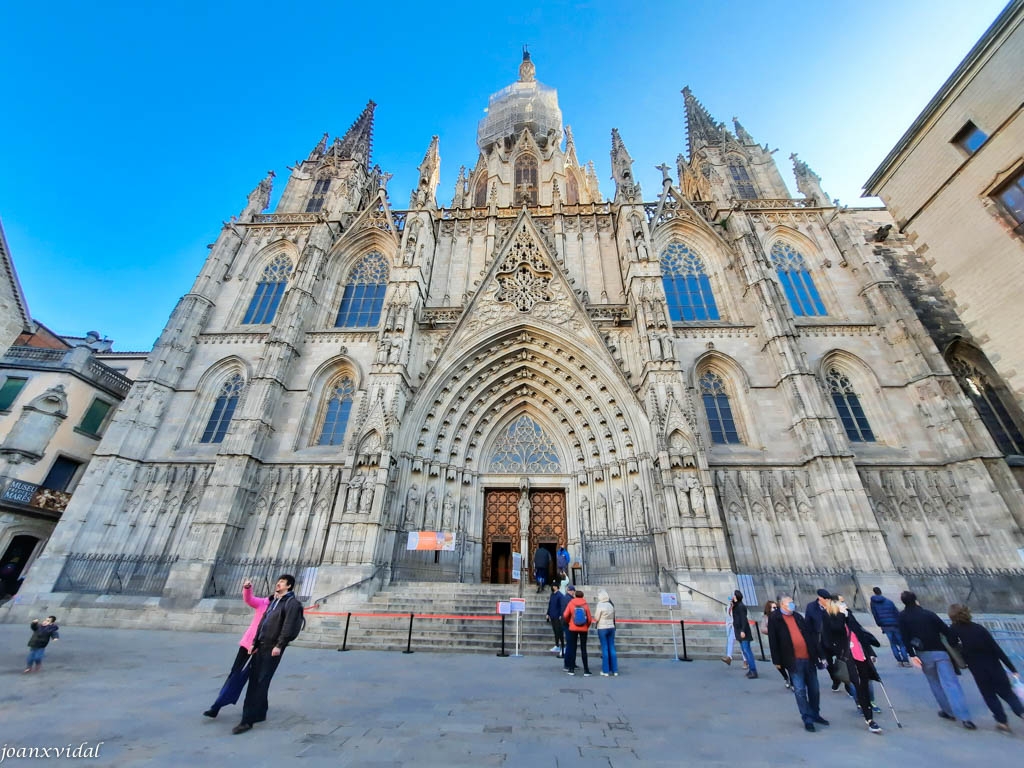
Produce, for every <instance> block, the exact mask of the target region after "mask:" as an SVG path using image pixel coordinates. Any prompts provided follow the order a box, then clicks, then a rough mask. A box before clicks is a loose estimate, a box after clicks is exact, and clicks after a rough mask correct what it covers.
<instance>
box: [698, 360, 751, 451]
mask: <svg viewBox="0 0 1024 768" xmlns="http://www.w3.org/2000/svg"><path fill="white" fill-rule="evenodd" d="M700 395H701V399H702V400H703V401H704V412H705V413H706V414H707V417H708V426H709V427H710V429H711V442H712V443H716V444H719V445H729V444H738V443H742V442H743V441H742V440H740V434H739V431H738V430H737V429H736V421H735V419H733V417H732V406H731V405H730V404H729V393H728V391H727V390H726V387H725V381H723V379H722V377H721V376H719V375H718V374H717V373H715V372H714V371H705V372H704V373H703V374H701V377H700Z"/></svg>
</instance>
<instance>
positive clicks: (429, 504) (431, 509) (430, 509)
mask: <svg viewBox="0 0 1024 768" xmlns="http://www.w3.org/2000/svg"><path fill="white" fill-rule="evenodd" d="M436 523H437V494H436V493H434V489H433V488H431V489H430V490H429V491H427V501H426V519H425V520H424V521H423V528H424V530H428V531H432V530H437V528H436Z"/></svg>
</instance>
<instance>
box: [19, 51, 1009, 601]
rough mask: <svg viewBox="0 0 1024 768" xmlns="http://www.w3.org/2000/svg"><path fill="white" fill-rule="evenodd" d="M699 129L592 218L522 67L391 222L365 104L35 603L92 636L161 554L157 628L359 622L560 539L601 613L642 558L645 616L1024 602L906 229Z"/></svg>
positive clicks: (205, 291)
mask: <svg viewBox="0 0 1024 768" xmlns="http://www.w3.org/2000/svg"><path fill="white" fill-rule="evenodd" d="M684 100H685V109H686V113H687V120H688V131H689V147H688V156H686V157H684V156H683V155H680V156H679V158H678V163H677V169H676V170H677V178H676V179H673V178H672V175H671V173H670V169H669V168H668V167H667V166H662V172H663V176H664V182H663V186H662V189H660V190H658V191H657V193H656V194H653V195H650V196H647V197H646V198H645V196H644V195H643V193H642V191H641V189H640V186H639V184H637V183H636V181H635V179H634V176H633V168H632V160H631V158H630V156H629V154H628V152H627V151H626V148H625V146H624V144H623V141H622V139H621V137H620V136H619V135H618V133H617V132H616V131H613V132H612V151H611V163H612V169H613V177H614V181H615V195H614V199H613V200H607V201H602V200H601V196H600V194H599V191H598V184H597V178H596V174H595V172H594V169H593V164H587V165H584V164H581V163H580V162H579V160H578V159H577V156H576V149H575V146H574V142H573V138H572V133H571V130H569V129H568V128H566V129H565V130H564V131H563V130H562V127H561V115H560V113H559V112H558V107H557V100H556V98H555V95H554V91H553V90H551V89H548V88H545V87H544V86H541V85H540V84H539V83H537V82H536V80H535V79H534V75H533V65H532V63H531V62H529V60H528V59H525V60H524V62H523V65H522V67H521V69H520V79H519V81H518V82H516V83H514V84H513V85H512V86H509V87H508V88H506V89H505V90H503V91H500V92H499V93H497V94H496V95H495V96H494V97H492V100H491V108H490V110H489V113H488V117H487V118H485V120H484V121H483V122H482V123H481V126H480V129H479V134H478V137H479V142H478V143H479V148H480V155H479V158H478V160H477V163H476V166H475V167H474V168H473V169H472V170H468V171H467V170H466V169H463V170H462V171H460V173H459V180H458V183H457V186H456V190H455V194H454V199H453V202H452V205H451V206H450V207H439V205H438V204H437V201H436V187H437V183H438V174H439V164H440V157H439V153H438V144H437V141H436V137H435V140H434V141H433V142H431V144H430V147H429V149H428V151H427V153H426V156H425V157H424V160H423V163H422V164H421V166H420V181H419V184H418V187H417V189H416V190H414V191H413V193H412V196H411V199H410V204H409V207H408V208H407V209H406V210H396V209H395V208H394V207H392V205H391V203H390V201H389V197H388V195H387V193H386V191H385V186H386V179H387V177H386V175H385V174H383V173H382V172H381V171H380V169H379V168H372V167H371V165H370V157H369V155H370V141H371V135H372V124H373V104H372V102H371V104H370V105H369V106H368V107H367V109H366V110H365V111H364V112H363V114H362V115H361V116H360V117H359V119H358V120H357V121H356V122H355V124H353V126H352V127H351V128H350V130H349V131H348V132H347V133H346V134H345V135H344V136H343V137H341V138H338V139H336V140H334V141H333V143H329V142H328V140H327V137H326V136H325V137H324V139H323V140H322V141H321V142H320V143H319V144H318V145H317V146H316V148H315V149H314V150H313V151H312V152H311V154H310V155H309V157H308V158H307V159H306V160H304V161H302V162H300V163H298V164H297V165H296V167H295V168H294V169H293V171H292V173H291V177H290V179H289V180H288V182H287V186H286V188H285V190H284V192H283V195H282V197H281V200H280V203H279V205H278V206H277V209H276V211H275V212H274V213H270V214H263V213H261V211H263V210H264V208H265V207H266V206H267V204H268V200H269V194H270V183H271V179H270V177H268V178H267V179H266V180H264V182H262V183H261V184H260V185H259V186H258V187H257V188H256V189H255V190H254V191H253V193H252V194H251V195H250V197H249V203H248V205H247V206H246V208H245V210H244V211H243V212H242V214H241V215H240V216H239V217H237V219H234V220H232V221H231V222H229V223H227V224H226V225H225V226H224V228H223V230H222V232H221V234H220V236H219V238H218V239H217V241H216V243H215V244H214V245H213V246H212V250H211V251H210V254H209V257H208V259H207V261H206V263H205V265H204V266H203V268H202V270H201V272H200V274H199V276H198V277H197V279H196V282H195V285H194V287H193V288H192V290H191V291H190V292H189V293H188V294H187V295H186V296H185V297H184V298H182V299H181V301H180V302H179V304H178V306H177V307H176V308H175V309H174V311H173V313H172V314H171V317H170V320H169V322H168V323H167V326H166V328H165V330H164V331H163V333H162V335H161V336H160V338H159V340H158V342H157V344H156V346H155V348H154V349H153V351H152V354H151V355H150V357H149V359H148V360H147V362H146V365H145V368H144V370H143V371H142V373H141V375H140V376H139V379H138V381H137V383H136V384H135V386H134V387H133V388H132V391H131V393H130V395H129V397H128V399H127V401H126V403H125V405H124V407H123V408H122V409H121V410H120V411H119V412H118V413H117V416H116V418H115V420H114V422H113V423H112V424H111V425H110V428H109V429H108V431H107V433H106V436H105V437H104V439H103V441H102V444H101V445H100V446H99V449H98V450H97V451H96V456H95V458H94V460H93V462H92V464H91V465H90V467H89V472H88V474H87V476H86V477H85V479H84V480H83V482H82V484H81V486H80V487H79V489H78V491H77V492H76V494H75V496H74V498H73V500H72V502H71V505H70V506H69V508H68V511H67V514H65V516H64V518H63V520H62V521H61V523H60V525H59V527H58V529H57V531H56V532H55V534H54V536H53V538H52V539H51V544H50V546H49V547H48V548H47V550H46V552H45V553H44V555H43V557H42V558H41V559H40V561H39V562H38V563H37V564H36V566H35V567H34V568H33V571H32V573H31V574H30V576H29V579H28V583H27V584H26V586H25V588H24V589H23V592H24V593H26V596H25V600H26V602H29V601H31V600H37V601H45V602H46V603H47V604H48V605H53V606H58V605H60V604H62V603H63V604H64V605H65V606H71V605H74V606H77V607H79V608H86V607H88V606H89V605H91V603H90V602H89V601H90V600H92V599H94V598H90V597H89V596H88V595H87V594H82V592H88V591H89V590H90V589H91V590H92V591H94V592H95V591H96V589H95V583H96V578H97V577H96V576H95V573H94V572H92V571H89V570H88V568H87V567H86V566H88V565H89V563H88V562H85V563H84V564H83V558H84V557H85V556H92V557H94V558H95V557H96V556H98V555H102V556H104V557H106V558H107V559H108V560H106V561H102V562H107V561H114V560H117V561H118V562H122V563H124V562H127V563H128V565H129V566H130V568H129V570H128V571H121V573H122V574H124V573H128V574H129V576H131V573H132V572H131V567H135V566H134V565H133V564H135V563H137V561H138V559H140V558H150V560H147V561H145V565H146V567H147V568H155V569H156V570H157V572H158V573H157V578H156V579H155V580H154V578H153V572H152V571H147V572H146V573H143V574H142V576H140V578H139V579H138V584H140V585H142V586H141V587H139V588H138V589H137V590H135V592H136V594H141V595H150V597H148V598H146V597H140V598H137V600H138V603H137V604H138V605H142V604H144V603H147V602H148V603H149V604H152V600H153V599H154V597H153V596H159V597H160V598H162V599H161V600H160V601H159V602H160V605H162V606H164V607H166V608H169V609H173V608H175V607H177V608H181V609H182V611H183V614H182V615H186V612H187V611H188V610H191V609H193V608H194V607H195V606H196V605H197V601H200V600H201V599H203V598H204V597H210V596H214V595H218V594H221V593H224V592H225V591H226V593H228V594H232V593H233V592H234V590H235V588H236V587H237V584H236V583H234V582H235V581H240V578H239V575H240V574H241V573H242V569H246V568H250V569H251V568H254V567H256V566H257V565H258V564H259V563H263V564H268V563H272V564H273V565H268V566H267V567H268V568H269V567H277V565H282V566H287V565H290V566H292V567H295V568H296V569H298V570H301V574H300V575H301V578H302V579H304V580H306V581H307V584H306V585H305V586H304V587H303V589H301V590H300V591H304V592H305V594H307V595H309V596H310V597H313V598H316V597H320V596H324V595H328V594H331V593H335V592H337V591H338V590H342V589H343V588H345V587H347V586H349V585H357V586H356V587H355V588H354V591H358V592H361V593H363V594H366V593H369V592H372V591H373V590H375V589H376V588H378V587H379V586H380V585H382V584H386V583H387V582H388V581H389V580H391V579H393V578H399V576H400V575H401V574H402V573H403V571H402V569H403V568H404V567H405V566H408V565H409V564H410V563H411V562H412V561H411V560H410V559H409V558H410V556H409V555H407V554H406V553H405V549H404V548H405V539H406V534H407V532H408V531H418V530H450V531H455V532H456V533H457V542H458V543H457V547H456V551H455V552H454V553H452V552H440V553H438V555H436V556H434V554H433V553H430V556H431V557H430V560H429V561H426V562H424V563H421V565H422V568H420V569H419V570H416V569H412V568H411V569H409V571H408V573H409V574H411V576H410V577H416V578H428V579H429V578H431V576H430V573H431V571H430V566H431V565H434V566H436V570H435V571H433V572H434V573H436V574H438V575H439V576H438V577H439V578H440V577H441V575H442V574H443V576H444V578H449V579H452V580H455V579H460V580H462V581H465V582H478V581H490V580H497V581H501V580H504V579H505V578H507V572H506V571H504V570H502V568H503V567H504V566H502V565H501V564H499V563H498V560H500V559H502V558H504V557H505V556H506V555H507V554H508V550H511V551H524V550H526V549H528V548H532V547H534V546H536V545H537V544H539V543H544V542H545V536H547V537H548V539H547V541H548V543H550V537H552V536H556V537H563V536H564V537H565V538H566V539H567V543H568V544H569V548H570V550H572V551H573V553H574V559H578V560H582V562H583V566H584V568H585V569H586V568H588V566H589V567H590V570H589V572H587V571H585V572H584V574H583V575H584V577H585V578H589V580H590V583H601V582H603V583H614V582H615V580H616V568H617V567H619V566H627V565H629V563H626V562H624V560H625V559H626V558H621V557H620V560H619V561H618V563H617V564H616V561H615V560H614V559H613V560H612V561H611V563H609V553H614V552H615V551H616V547H618V552H619V553H620V555H621V554H622V553H632V555H630V557H633V555H635V556H636V557H635V558H633V560H630V562H632V563H634V565H635V564H636V563H641V565H642V567H641V568H640V569H639V570H640V571H644V572H642V573H639V576H637V569H634V570H633V572H632V575H631V576H630V578H633V577H637V578H638V579H639V580H638V581H637V583H646V584H649V585H650V586H651V589H652V591H656V590H657V589H659V588H660V589H663V590H666V589H668V590H674V589H676V588H677V585H687V586H690V587H693V588H696V589H700V590H702V591H705V592H710V593H712V594H717V595H723V594H726V593H727V592H728V590H731V589H732V588H733V586H734V585H735V581H736V575H737V574H749V575H751V576H753V578H754V580H755V583H758V584H760V585H762V588H763V590H764V591H766V592H768V593H772V594H774V593H775V592H776V591H781V590H787V591H788V590H791V589H792V588H793V587H794V585H798V586H801V587H802V588H804V589H809V588H811V587H812V586H820V584H821V583H828V584H830V585H832V586H834V587H836V588H840V587H841V588H843V589H846V590H850V591H854V592H855V591H856V590H858V589H861V590H864V589H867V590H869V589H870V587H871V586H873V585H875V584H881V585H882V586H883V587H886V588H887V589H897V588H898V587H900V586H902V585H904V584H910V585H912V586H915V587H917V588H918V589H921V590H923V591H925V592H926V593H927V594H928V595H932V596H934V597H935V599H936V600H943V601H944V600H949V599H963V598H964V597H966V596H967V594H968V590H970V589H972V588H973V592H974V595H975V598H977V596H978V595H981V594H985V595H989V596H992V595H995V596H996V597H997V598H998V599H997V602H1000V603H1001V605H1005V606H1010V605H1011V604H1012V605H1015V606H1017V607H1021V606H1020V602H1019V601H1020V595H1021V594H1022V590H1021V589H1020V586H1022V585H1024V579H1021V575H1022V573H1021V570H1020V566H1021V563H1020V561H1019V559H1018V555H1017V549H1018V547H1021V546H1022V545H1024V537H1022V534H1021V525H1022V523H1024V504H1022V494H1021V490H1020V488H1019V486H1017V484H1016V483H1015V482H1014V481H1013V478H1012V476H1011V475H1010V473H1009V471H1008V469H1007V467H1006V465H1005V462H1004V461H1003V458H1002V455H1001V454H1000V453H999V451H997V450H996V448H995V447H994V445H993V442H992V440H991V438H990V436H989V435H988V433H987V432H986V430H985V428H984V425H983V424H982V422H981V421H980V419H979V416H978V413H977V412H976V411H975V410H974V408H973V406H972V404H971V402H970V401H969V400H968V399H967V398H966V397H965V396H964V394H963V392H962V391H961V389H960V387H959V386H958V385H957V382H956V380H955V379H954V377H953V376H952V375H951V373H950V370H949V368H948V367H947V365H946V363H945V362H944V360H943V358H942V356H941V355H940V354H939V352H938V350H937V348H936V346H935V344H934V343H933V342H932V340H931V339H930V338H929V336H928V335H927V333H926V332H925V331H924V329H923V328H922V325H921V323H920V322H919V321H918V319H917V317H916V315H915V313H914V312H913V310H912V309H911V307H910V305H909V303H908V301H907V298H906V297H905V295H904V293H903V292H902V291H901V290H900V289H899V287H898V285H897V283H896V282H895V281H894V278H893V275H892V273H891V271H890V269H889V268H888V267H887V262H886V258H884V255H886V254H888V255H890V256H891V255H892V254H893V253H895V254H896V256H897V257H899V256H900V255H910V254H912V250H911V248H910V246H909V245H908V243H907V242H906V241H905V240H903V239H902V238H900V237H898V236H893V237H891V238H890V239H889V240H888V241H887V242H886V243H885V244H884V246H885V251H886V254H883V253H882V250H883V249H882V248H881V247H880V246H879V244H877V243H876V242H875V241H874V239H873V235H874V233H875V232H876V231H877V230H878V229H879V227H881V226H883V225H885V224H887V223H890V221H891V220H890V219H889V217H888V215H887V213H886V212H885V211H884V210H881V209H861V210H850V209H846V208H841V209H840V208H836V207H835V206H833V205H832V204H831V203H830V201H829V198H828V197H827V195H825V193H824V192H823V191H822V189H821V185H820V182H819V179H818V177H817V176H816V175H815V174H813V172H811V171H810V169H809V168H808V167H807V166H806V165H805V164H804V163H802V162H800V161H799V160H797V159H796V158H794V166H795V170H796V174H797V181H798V189H799V190H800V192H801V193H802V194H803V196H802V197H797V198H793V197H791V195H790V193H789V192H788V190H787V188H786V185H785V183H784V182H783V180H782V177H781V175H780V173H779V170H778V169H777V167H776V165H775V162H774V160H773V158H772V155H771V154H770V152H768V151H767V149H766V148H765V147H762V146H759V145H758V144H757V143H756V142H755V141H754V140H753V139H752V138H751V137H750V135H749V134H748V133H747V132H746V131H745V130H744V129H743V128H742V126H740V125H739V124H738V123H737V124H736V126H735V132H733V131H729V130H727V129H726V128H725V126H724V125H723V124H720V123H715V122H714V121H713V120H712V119H711V117H710V115H709V114H708V113H707V111H706V110H705V109H704V107H703V106H702V105H701V104H700V103H699V102H698V101H697V100H696V99H695V98H694V96H693V94H691V93H690V92H689V90H686V91H684ZM524 105H529V108H527V107H525V106H524ZM563 138H564V142H563ZM496 493H497V494H499V496H495V494H496ZM500 494H503V495H500ZM524 502H525V503H524ZM542 507H543V510H542V509H541V508H542ZM542 514H543V515H548V517H549V520H548V523H550V525H549V526H548V528H547V529H543V526H541V527H536V528H535V525H534V523H535V520H534V518H535V517H536V516H539V515H542ZM517 516H518V517H517ZM499 518H500V520H503V521H504V522H502V523H501V524H500V525H499V524H498V522H496V521H499ZM501 534H505V537H504V541H502V535H501ZM509 534H511V540H509ZM132 558H135V559H136V560H132ZM254 558H259V560H258V562H257V563H254V562H253V559H254ZM503 562H504V561H503ZM95 565H96V564H95V563H93V566H95ZM75 568H81V570H79V571H76V570H75ZM232 568H234V569H235V570H233V571H232V570H231V569H232ZM161 569H162V570H161ZM311 569H313V570H311ZM94 570H95V569H94ZM627 571H628V569H627V568H625V567H623V568H622V569H621V574H626V573H627ZM76 573H77V574H78V578H77V581H76V579H74V578H70V577H71V576H74V574H76ZM90 574H92V575H90ZM314 574H315V579H316V581H315V586H314V585H312V584H311V583H310V582H312V580H313V578H314ZM424 574H425V575H424ZM120 581H121V582H127V583H129V584H130V583H131V581H132V580H131V578H128V579H127V580H126V579H124V578H122V579H121V580H120ZM111 583H112V582H111ZM76 584H77V585H78V586H76ZM147 584H148V585H149V586H148V587H147V586H145V585H147ZM83 585H84V586H83ZM90 585H91V586H90ZM224 585H227V589H226V590H225V589H224ZM680 588H683V587H680ZM76 589H77V590H78V592H77V593H76V591H75V590H76ZM111 591H121V592H122V594H125V595H130V594H131V593H132V590H131V589H129V588H125V587H122V586H120V585H119V586H118V587H117V589H116V590H115V589H114V587H111ZM132 599H133V598H130V597H125V598H122V599H121V602H120V603H118V605H122V606H131V605H135V603H132ZM97 605H99V603H97ZM105 605H106V606H108V607H109V605H111V603H110V602H109V598H108V599H107V602H106V603H105ZM185 620H186V619H182V621H185Z"/></svg>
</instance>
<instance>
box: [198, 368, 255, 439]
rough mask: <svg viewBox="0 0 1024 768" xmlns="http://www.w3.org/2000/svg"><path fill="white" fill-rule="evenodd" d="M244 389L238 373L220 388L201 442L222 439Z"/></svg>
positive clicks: (243, 382) (243, 383) (243, 381)
mask: <svg viewBox="0 0 1024 768" xmlns="http://www.w3.org/2000/svg"><path fill="white" fill-rule="evenodd" d="M244 389H245V380H244V379H243V378H242V375H241V374H240V373H236V374H234V375H233V376H231V377H230V378H229V379H228V380H227V381H225V382H224V385H223V386H222V387H221V388H220V394H218V395H217V399H216V400H215V401H214V404H213V412H212V413H210V418H209V420H208V421H207V422H206V429H204V430H203V435H202V437H200V438H199V442H201V443H219V442H221V441H223V440H224V435H226V434H227V431H228V426H229V425H230V424H231V417H232V416H234V415H235V407H236V406H237V405H238V398H239V396H240V395H241V394H242V390H244Z"/></svg>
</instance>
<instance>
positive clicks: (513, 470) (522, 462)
mask: <svg viewBox="0 0 1024 768" xmlns="http://www.w3.org/2000/svg"><path fill="white" fill-rule="evenodd" d="M490 471H491V472H507V473H509V474H519V473H524V472H529V473H533V474H538V473H540V474H552V473H559V472H561V471H562V464H561V462H560V461H559V459H558V452H557V451H556V450H555V444H554V443H553V442H551V438H549V437H548V436H547V434H546V433H545V432H544V430H543V429H541V426H540V424H538V423H537V422H536V421H534V420H533V419H531V418H530V417H529V416H527V415H526V414H523V415H522V416H520V417H519V418H517V419H516V420H515V421H513V422H512V423H511V424H509V426H508V429H506V430H505V432H504V433H502V434H501V435H500V436H499V437H498V440H497V441H496V442H495V444H494V453H493V455H492V456H491V464H490Z"/></svg>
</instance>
